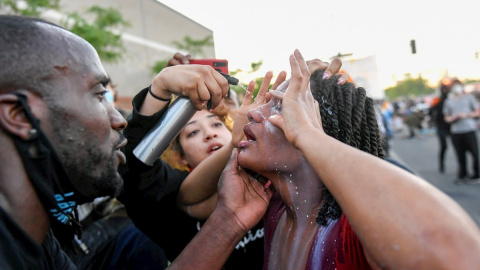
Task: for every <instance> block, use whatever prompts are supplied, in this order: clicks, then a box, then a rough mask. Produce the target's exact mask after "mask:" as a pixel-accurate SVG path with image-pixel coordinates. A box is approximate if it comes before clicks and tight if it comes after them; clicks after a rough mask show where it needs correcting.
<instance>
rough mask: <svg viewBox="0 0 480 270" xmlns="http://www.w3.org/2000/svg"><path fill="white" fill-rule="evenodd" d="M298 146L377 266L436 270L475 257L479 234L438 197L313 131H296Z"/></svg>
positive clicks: (391, 168) (457, 209) (403, 173)
mask: <svg viewBox="0 0 480 270" xmlns="http://www.w3.org/2000/svg"><path fill="white" fill-rule="evenodd" d="M298 142H299V145H297V147H299V149H300V150H301V151H302V153H303V154H304V156H305V157H306V159H307V160H308V161H309V163H310V164H311V165H312V167H313V168H315V171H316V173H317V174H318V175H319V177H320V179H322V181H323V182H324V184H325V185H326V186H327V187H328V189H329V191H330V192H331V193H332V195H333V196H334V197H335V199H336V200H337V202H338V203H339V205H340V206H341V208H342V210H343V212H344V213H345V215H346V216H347V218H348V220H349V222H350V224H351V225H352V228H353V229H354V231H355V232H356V234H357V235H358V237H359V239H360V240H361V242H362V244H363V247H364V249H365V250H366V251H367V252H368V253H369V254H370V255H371V256H372V258H373V259H374V260H375V261H376V262H377V263H378V264H379V265H386V267H387V268H406V269H412V268H415V269H433V268H436V267H433V268H432V266H438V269H441V267H446V266H449V265H450V266H451V264H453V263H462V265H469V263H473V262H474V260H476V259H477V258H476V256H472V254H478V252H480V246H479V243H480V237H479V230H478V228H477V227H476V225H475V223H474V222H473V221H472V220H471V218H470V217H469V216H468V215H467V214H466V213H465V211H464V210H463V209H462V208H461V207H460V206H458V204H456V203H455V202H454V201H453V200H451V199H450V198H449V197H448V196H446V195H445V194H444V193H442V192H440V191H439V190H437V189H436V188H434V187H433V186H431V185H430V184H428V183H427V182H425V181H423V180H421V179H419V178H418V177H416V176H414V175H412V174H410V173H408V172H406V171H404V170H402V169H400V168H397V167H395V166H393V165H391V164H389V163H387V162H385V161H383V160H381V159H379V158H377V157H374V156H372V155H369V154H367V153H364V152H362V151H359V150H357V149H354V148H353V147H350V146H348V145H345V144H343V143H341V142H339V141H337V140H335V139H333V138H331V137H329V136H327V135H325V133H323V132H321V131H319V130H309V131H305V132H302V135H301V138H300V139H299V140H298ZM342 165H347V166H348V169H340V168H339V166H342ZM460 258H461V259H460ZM436 263H438V264H436Z"/></svg>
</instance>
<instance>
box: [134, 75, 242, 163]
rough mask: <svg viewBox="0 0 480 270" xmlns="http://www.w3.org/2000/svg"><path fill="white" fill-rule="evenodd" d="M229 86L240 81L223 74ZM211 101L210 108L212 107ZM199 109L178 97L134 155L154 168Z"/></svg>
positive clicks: (188, 100) (190, 102)
mask: <svg viewBox="0 0 480 270" xmlns="http://www.w3.org/2000/svg"><path fill="white" fill-rule="evenodd" d="M221 74H222V75H223V76H224V77H225V78H226V79H227V81H228V83H229V84H233V85H237V84H238V79H237V78H234V77H231V76H229V75H227V74H223V73H221ZM210 104H211V99H210V101H209V105H208V106H207V107H208V108H209V107H210ZM196 111H197V109H195V106H194V105H193V102H192V101H191V100H190V99H189V98H188V97H182V96H179V97H177V98H176V99H175V100H174V101H173V103H172V104H171V105H170V107H168V109H167V111H166V112H165V114H164V115H163V116H162V117H161V118H160V120H159V121H158V122H157V123H156V124H155V126H154V127H153V128H152V129H151V130H150V131H149V132H148V133H147V135H145V137H143V139H142V141H141V142H140V143H139V144H138V145H137V147H135V149H134V150H133V154H134V155H135V156H136V157H137V158H138V159H139V160H140V161H141V162H143V163H145V164H146V165H149V166H152V165H153V163H155V161H156V160H157V159H159V158H160V156H161V155H162V153H163V151H165V149H167V147H168V146H169V145H170V143H171V142H172V141H173V140H174V139H175V137H177V135H178V134H179V133H180V131H181V130H182V128H183V127H184V126H185V125H186V124H187V123H188V121H189V120H190V119H192V117H193V115H194V114H195V112H196Z"/></svg>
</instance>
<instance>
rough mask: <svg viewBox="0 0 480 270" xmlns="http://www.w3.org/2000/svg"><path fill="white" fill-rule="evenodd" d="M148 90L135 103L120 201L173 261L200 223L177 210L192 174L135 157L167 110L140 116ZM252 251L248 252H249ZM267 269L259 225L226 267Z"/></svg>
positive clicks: (127, 131) (128, 132)
mask: <svg viewBox="0 0 480 270" xmlns="http://www.w3.org/2000/svg"><path fill="white" fill-rule="evenodd" d="M147 93H148V88H146V89H143V90H142V91H140V92H139V93H138V94H137V95H136V96H135V97H134V99H133V102H132V104H133V110H132V114H131V115H130V116H129V118H128V126H127V128H126V129H125V130H124V132H123V133H124V135H125V137H126V138H127V139H128V144H127V145H126V146H125V149H124V152H125V156H126V157H127V164H126V165H125V166H122V167H121V168H120V172H121V174H122V175H123V178H124V182H125V188H124V192H123V194H122V195H121V196H120V197H119V198H118V199H119V200H120V201H122V202H123V203H124V204H125V206H126V208H127V211H128V215H129V216H130V217H131V218H132V220H133V222H134V223H135V225H136V226H137V227H138V228H139V229H140V230H141V231H142V232H144V233H145V234H146V235H147V236H148V237H150V238H151V239H152V240H153V241H155V242H156V243H158V244H159V245H160V246H161V247H162V248H163V249H164V251H165V254H166V256H167V258H168V259H169V260H170V261H173V260H174V259H175V258H176V257H177V256H178V255H179V254H180V253H181V251H182V250H183V249H184V248H185V246H186V245H187V244H188V243H189V242H190V241H191V240H192V238H193V237H194V236H195V234H196V233H197V232H198V229H197V228H198V221H197V220H196V219H194V218H192V217H190V216H188V215H187V214H186V213H185V212H183V211H182V210H180V209H179V208H178V206H177V203H176V200H177V194H178V191H179V188H180V185H181V183H182V182H183V180H184V179H185V178H186V177H187V175H188V172H185V171H180V170H176V169H173V168H171V167H170V166H169V165H168V164H167V163H166V162H164V161H162V160H158V161H157V163H156V164H154V166H147V165H145V164H143V163H142V162H140V161H139V160H138V159H137V158H136V157H135V156H134V155H133V149H134V148H135V146H136V145H138V144H139V143H140V141H141V140H142V138H143V137H144V136H145V135H146V134H147V133H148V131H149V130H150V129H151V128H152V127H153V126H154V125H155V124H156V123H157V122H158V121H159V120H160V118H161V117H162V115H163V114H164V113H165V111H166V109H167V107H165V108H164V109H162V110H161V111H159V112H157V113H155V114H154V115H152V116H143V115H140V114H139V112H138V108H140V106H141V105H142V102H143V100H144V99H145V96H146V95H147ZM247 251H248V252H247ZM262 266H263V225H262V224H259V225H257V226H256V227H255V228H254V229H252V230H251V232H249V233H248V234H247V235H246V236H245V237H244V239H243V240H242V241H241V242H240V243H239V244H238V245H237V248H236V249H235V250H234V251H233V253H232V255H231V256H230V259H229V260H228V261H227V263H226V264H225V268H226V269H227V270H230V269H261V268H262Z"/></svg>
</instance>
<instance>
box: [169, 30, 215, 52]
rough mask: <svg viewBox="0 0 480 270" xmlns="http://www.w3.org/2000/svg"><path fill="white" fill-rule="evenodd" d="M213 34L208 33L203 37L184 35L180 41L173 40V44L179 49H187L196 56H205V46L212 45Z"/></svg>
mask: <svg viewBox="0 0 480 270" xmlns="http://www.w3.org/2000/svg"><path fill="white" fill-rule="evenodd" d="M213 44H214V43H213V36H212V35H209V36H206V37H205V38H203V39H193V38H191V37H190V36H185V37H184V38H183V40H182V41H173V45H175V47H177V49H179V50H183V51H187V52H189V53H190V54H191V55H194V56H196V57H205V53H204V49H205V47H212V46H213Z"/></svg>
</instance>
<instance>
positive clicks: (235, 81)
mask: <svg viewBox="0 0 480 270" xmlns="http://www.w3.org/2000/svg"><path fill="white" fill-rule="evenodd" d="M218 73H220V74H222V76H223V77H225V79H227V82H228V84H231V85H238V82H239V80H238V79H237V78H235V77H233V76H230V75H228V74H225V73H222V72H220V71H218ZM229 94H230V92H229ZM211 107H212V96H211V95H210V99H209V100H208V102H207V110H210V108H211Z"/></svg>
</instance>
